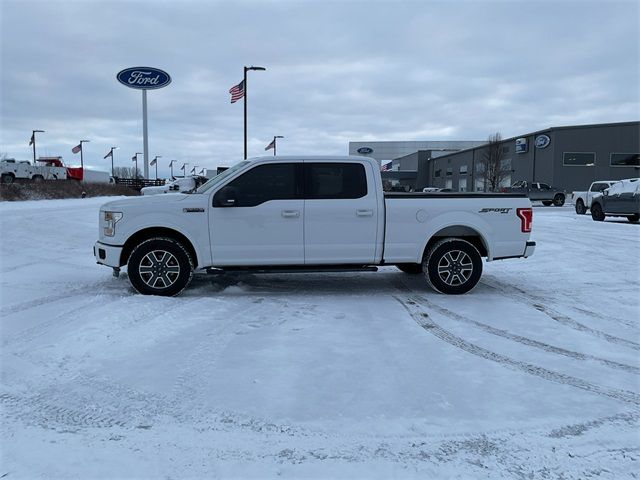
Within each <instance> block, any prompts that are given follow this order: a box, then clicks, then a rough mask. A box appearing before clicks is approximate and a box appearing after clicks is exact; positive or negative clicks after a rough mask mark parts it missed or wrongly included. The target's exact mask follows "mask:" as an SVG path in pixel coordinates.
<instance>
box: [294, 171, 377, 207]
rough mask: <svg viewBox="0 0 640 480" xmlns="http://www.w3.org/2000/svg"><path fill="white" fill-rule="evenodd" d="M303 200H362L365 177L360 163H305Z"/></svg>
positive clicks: (365, 193)
mask: <svg viewBox="0 0 640 480" xmlns="http://www.w3.org/2000/svg"><path fill="white" fill-rule="evenodd" d="M304 172H305V174H304V175H305V178H304V181H305V198H307V199H316V200H317V199H330V198H334V199H336V198H362V197H364V196H366V195H367V176H366V174H365V170H364V165H362V164H361V163H305V164H304Z"/></svg>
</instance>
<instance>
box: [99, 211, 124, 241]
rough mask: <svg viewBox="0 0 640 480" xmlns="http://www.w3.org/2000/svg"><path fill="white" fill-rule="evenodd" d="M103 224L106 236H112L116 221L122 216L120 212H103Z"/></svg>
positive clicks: (114, 231)
mask: <svg viewBox="0 0 640 480" xmlns="http://www.w3.org/2000/svg"><path fill="white" fill-rule="evenodd" d="M103 213H104V222H105V224H106V225H105V226H104V228H103V232H104V235H105V236H106V237H113V236H114V235H115V233H116V223H118V222H119V221H120V219H121V218H122V212H103Z"/></svg>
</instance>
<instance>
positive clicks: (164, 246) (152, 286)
mask: <svg viewBox="0 0 640 480" xmlns="http://www.w3.org/2000/svg"><path fill="white" fill-rule="evenodd" d="M155 269H158V270H155ZM127 272H128V275H129V281H130V282H131V285H132V286H133V288H135V289H136V290H137V291H138V292H139V293H141V294H143V295H160V296H163V297H172V296H174V295H178V294H179V293H180V292H182V290H184V289H185V288H186V287H187V285H189V282H191V277H192V276H193V260H192V259H191V256H190V255H189V252H188V251H187V249H186V248H184V247H183V246H182V245H181V244H180V243H179V242H177V241H176V240H174V239H172V238H166V237H156V238H151V239H149V240H145V241H144V242H142V243H141V244H140V245H138V246H137V247H135V248H134V249H133V251H132V252H131V255H130V256H129V262H128V265H127Z"/></svg>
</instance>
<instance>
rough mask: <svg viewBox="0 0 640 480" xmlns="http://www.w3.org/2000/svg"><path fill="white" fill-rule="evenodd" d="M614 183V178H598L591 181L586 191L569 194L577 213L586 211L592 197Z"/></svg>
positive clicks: (581, 213)
mask: <svg viewBox="0 0 640 480" xmlns="http://www.w3.org/2000/svg"><path fill="white" fill-rule="evenodd" d="M614 183H616V180H598V181H597V182H593V183H592V184H591V186H590V187H589V190H587V191H586V192H573V193H572V194H571V202H572V203H573V206H574V207H575V209H576V213H577V214H578V215H584V214H585V213H587V209H589V208H591V201H592V200H593V197H595V196H597V195H600V194H602V192H603V191H604V190H606V189H607V188H609V187H610V186H611V185H613V184H614Z"/></svg>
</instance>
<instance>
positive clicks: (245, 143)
mask: <svg viewBox="0 0 640 480" xmlns="http://www.w3.org/2000/svg"><path fill="white" fill-rule="evenodd" d="M243 81H244V84H243V85H244V159H245V160H246V159H247V91H248V90H249V89H248V88H247V67H244V79H243Z"/></svg>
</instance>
